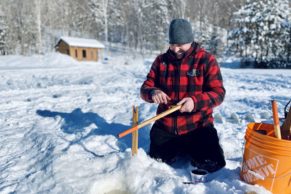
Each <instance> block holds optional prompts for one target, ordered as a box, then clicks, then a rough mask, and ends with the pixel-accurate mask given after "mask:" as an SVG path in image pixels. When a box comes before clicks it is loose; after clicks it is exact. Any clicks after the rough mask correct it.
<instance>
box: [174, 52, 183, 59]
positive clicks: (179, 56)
mask: <svg viewBox="0 0 291 194" xmlns="http://www.w3.org/2000/svg"><path fill="white" fill-rule="evenodd" d="M175 54H176V57H177V58H178V59H181V58H183V57H184V55H185V51H178V52H177V53H175Z"/></svg>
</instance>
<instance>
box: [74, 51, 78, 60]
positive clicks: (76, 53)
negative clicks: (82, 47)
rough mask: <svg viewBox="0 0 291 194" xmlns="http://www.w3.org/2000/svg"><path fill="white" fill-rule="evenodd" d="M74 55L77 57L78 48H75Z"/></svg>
mask: <svg viewBox="0 0 291 194" xmlns="http://www.w3.org/2000/svg"><path fill="white" fill-rule="evenodd" d="M75 56H76V58H78V49H76V50H75Z"/></svg>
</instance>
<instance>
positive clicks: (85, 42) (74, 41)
mask: <svg viewBox="0 0 291 194" xmlns="http://www.w3.org/2000/svg"><path fill="white" fill-rule="evenodd" d="M61 40H62V41H64V42H65V43H67V44H68V45H69V46H76V47H89V48H105V46H104V44H102V43H101V42H99V41H97V40H95V39H86V38H75V37H68V36H62V37H60V39H59V41H58V44H59V42H60V41H61Z"/></svg>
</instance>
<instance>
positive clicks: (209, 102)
mask: <svg viewBox="0 0 291 194" xmlns="http://www.w3.org/2000/svg"><path fill="white" fill-rule="evenodd" d="M224 96H225V89H224V87H223V80H222V75H221V72H220V68H219V65H218V63H217V61H216V59H215V58H214V56H212V55H211V56H210V58H209V61H208V64H206V74H205V79H204V85H203V92H202V93H201V94H198V95H195V96H191V98H192V99H193V101H194V110H193V111H194V112H195V111H198V110H200V109H204V108H213V107H216V106H218V105H220V104H221V103H222V101H223V100H224Z"/></svg>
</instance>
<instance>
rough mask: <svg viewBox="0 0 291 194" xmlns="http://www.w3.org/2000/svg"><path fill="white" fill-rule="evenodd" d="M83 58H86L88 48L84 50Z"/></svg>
mask: <svg viewBox="0 0 291 194" xmlns="http://www.w3.org/2000/svg"><path fill="white" fill-rule="evenodd" d="M82 53H83V58H86V50H83V52H82Z"/></svg>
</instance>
